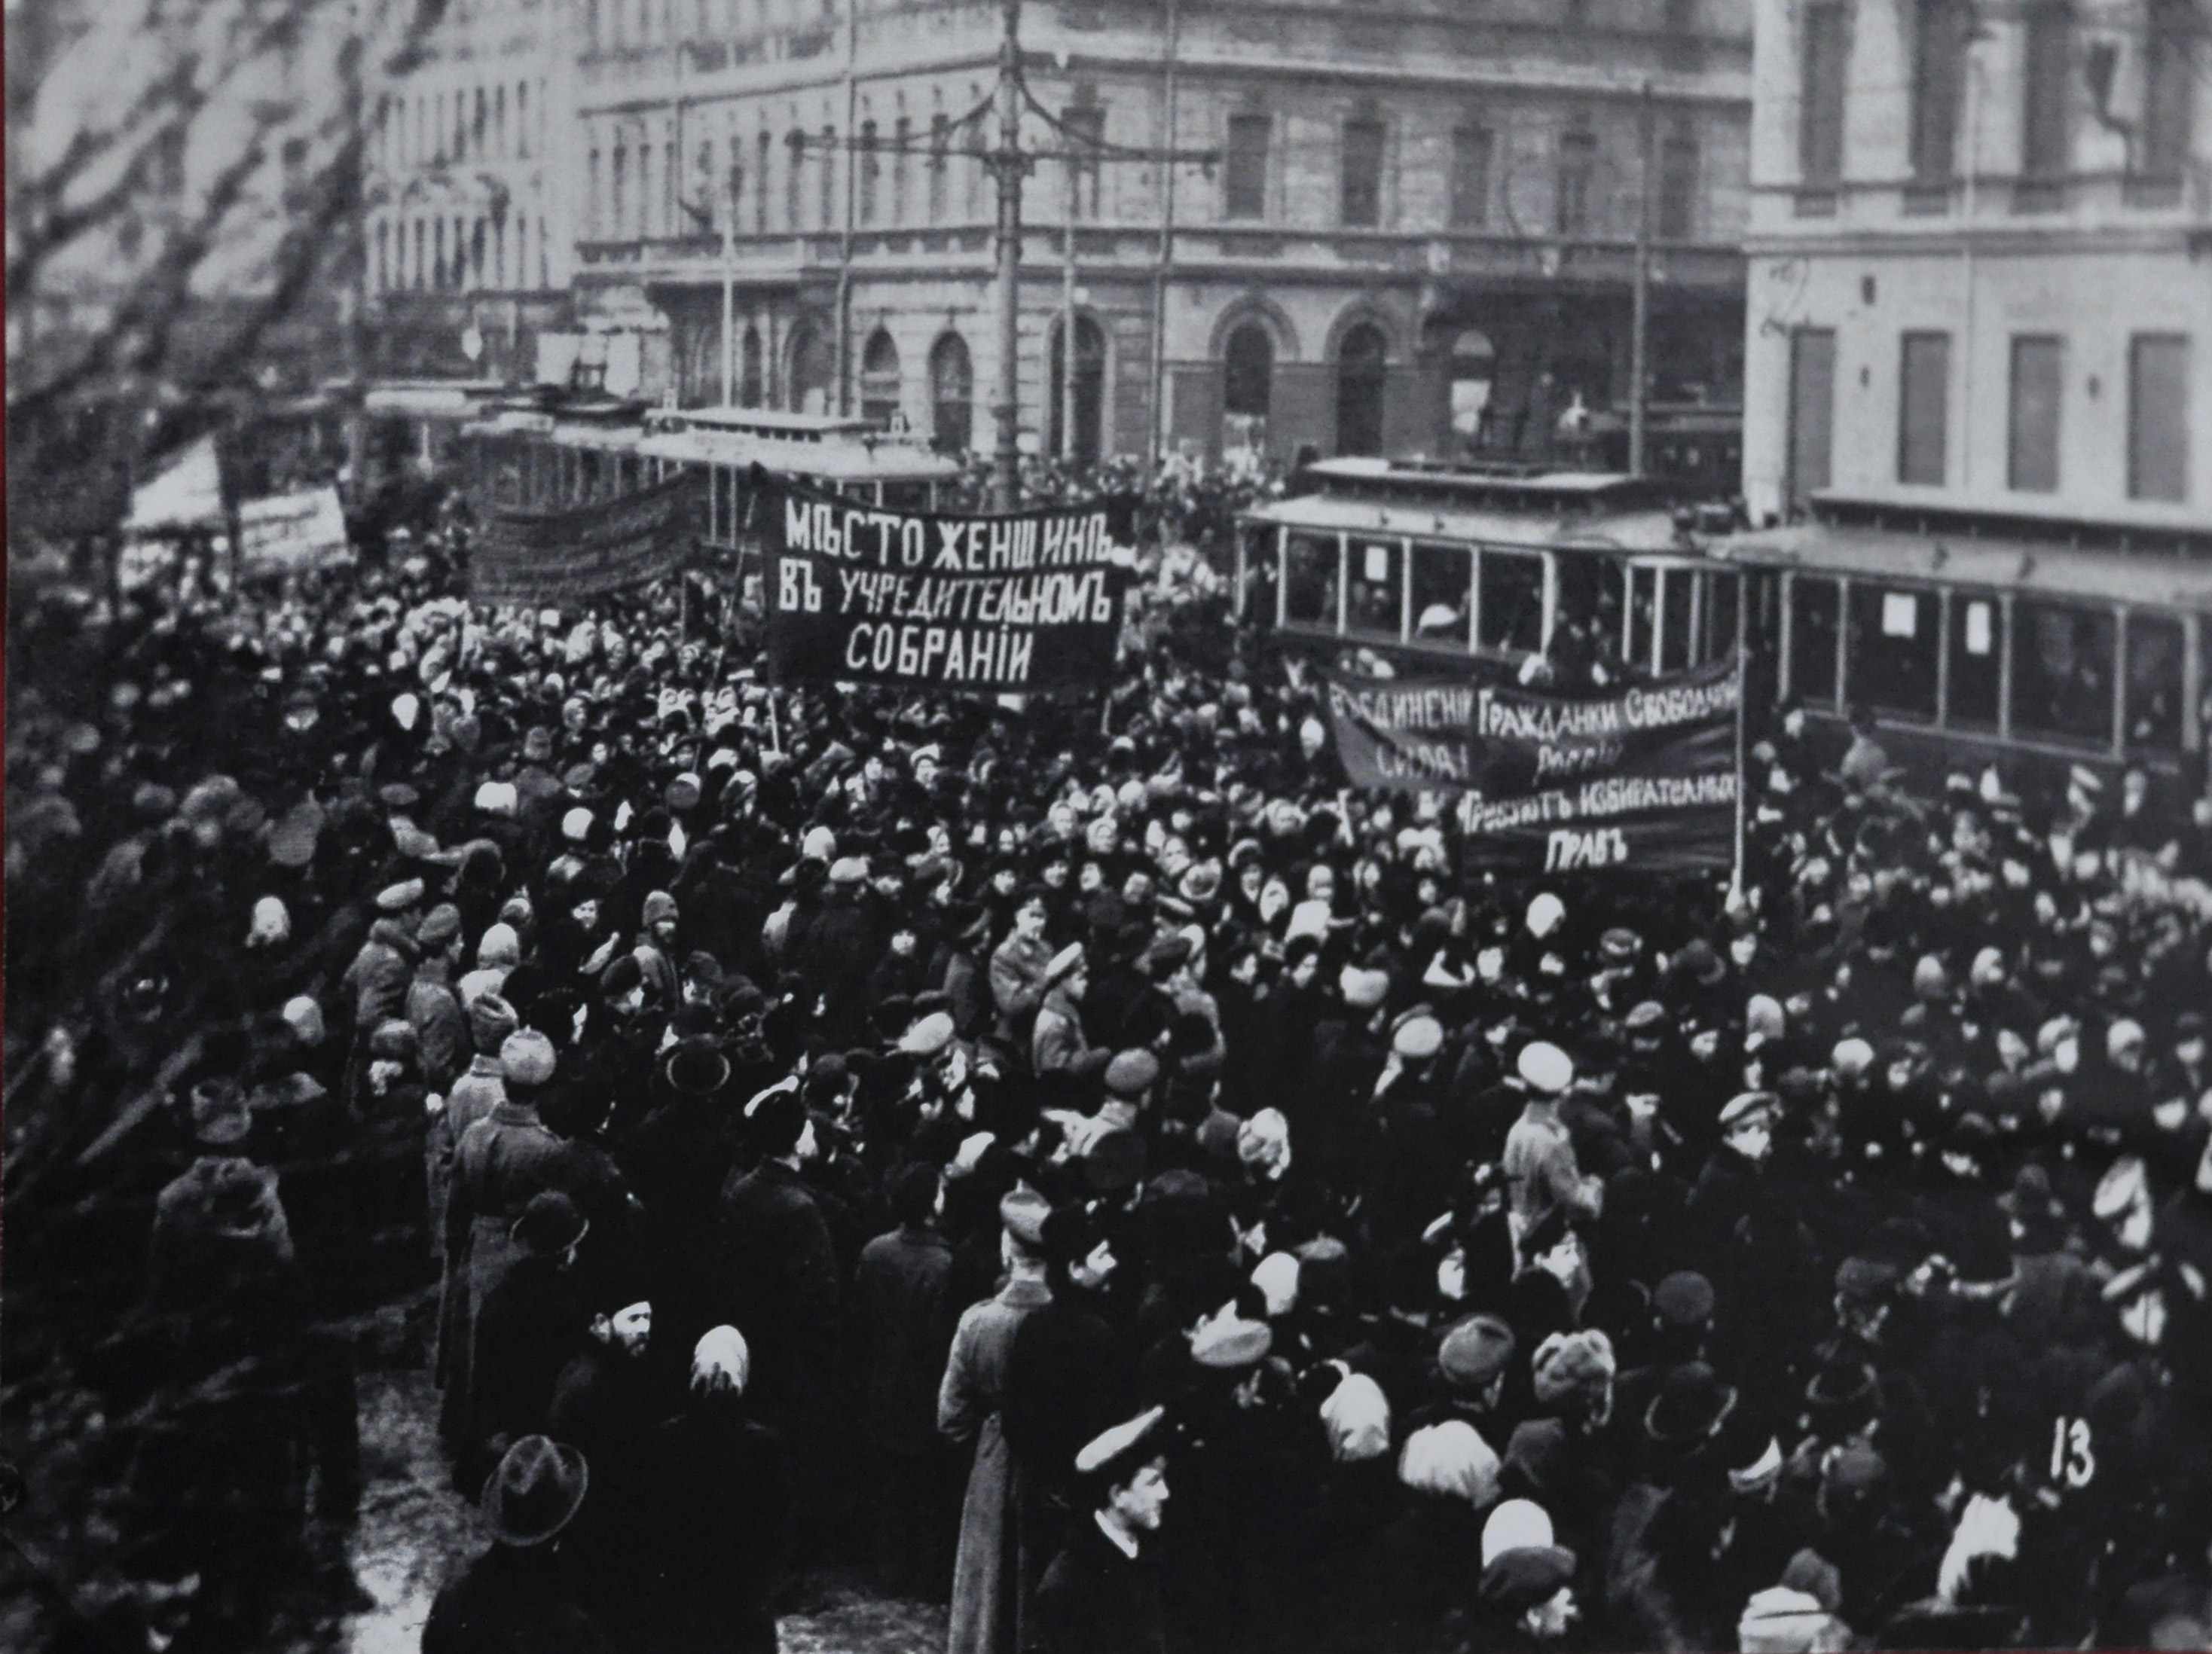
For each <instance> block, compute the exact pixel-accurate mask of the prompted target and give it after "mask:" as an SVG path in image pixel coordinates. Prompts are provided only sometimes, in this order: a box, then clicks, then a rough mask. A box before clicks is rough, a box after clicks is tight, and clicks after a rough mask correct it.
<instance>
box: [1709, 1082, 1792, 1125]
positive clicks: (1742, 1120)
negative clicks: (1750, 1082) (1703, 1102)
mask: <svg viewBox="0 0 2212 1654" xmlns="http://www.w3.org/2000/svg"><path fill="white" fill-rule="evenodd" d="M1781 1103H1782V1100H1781V1099H1780V1098H1779V1097H1778V1096H1776V1095H1775V1094H1773V1093H1772V1092H1771V1091H1740V1092H1738V1093H1736V1094H1735V1096H1733V1097H1731V1098H1729V1100H1728V1101H1726V1102H1725V1103H1723V1104H1722V1105H1721V1130H1723V1131H1733V1130H1735V1129H1736V1128H1737V1127H1738V1126H1741V1125H1748V1124H1751V1123H1752V1122H1753V1120H1755V1119H1759V1118H1770V1119H1771V1118H1773V1114H1774V1111H1775V1110H1776V1109H1777V1108H1778V1107H1780V1106H1781Z"/></svg>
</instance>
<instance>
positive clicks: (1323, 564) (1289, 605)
mask: <svg viewBox="0 0 2212 1654" xmlns="http://www.w3.org/2000/svg"><path fill="white" fill-rule="evenodd" d="M1336 554H1337V540H1336V536H1334V535H1333V534H1293V535H1291V536H1290V568H1289V572H1288V574H1287V576H1286V579H1285V585H1284V591H1283V603H1284V615H1285V618H1286V619H1288V620H1289V621H1291V622H1292V623H1294V624H1298V625H1304V626H1327V627H1334V626H1335V624H1336V573H1337V569H1336V562H1337V557H1336Z"/></svg>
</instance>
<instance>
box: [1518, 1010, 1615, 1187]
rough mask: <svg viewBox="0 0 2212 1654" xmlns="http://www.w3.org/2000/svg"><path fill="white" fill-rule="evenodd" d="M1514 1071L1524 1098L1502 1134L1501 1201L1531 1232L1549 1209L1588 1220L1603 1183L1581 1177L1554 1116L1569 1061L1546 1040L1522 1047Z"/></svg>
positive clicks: (1570, 1142) (1570, 1075)
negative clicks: (1562, 1209)
mask: <svg viewBox="0 0 2212 1654" xmlns="http://www.w3.org/2000/svg"><path fill="white" fill-rule="evenodd" d="M1515 1068H1516V1071H1517V1073H1518V1075H1519V1081H1520V1088H1521V1090H1522V1094H1523V1096H1524V1099H1525V1100H1524V1101H1523V1103H1522V1109H1521V1118H1519V1119H1517V1120H1516V1121H1515V1122H1514V1123H1513V1125H1512V1129H1511V1130H1509V1131H1508V1132H1507V1133H1506V1134H1505V1153H1504V1157H1503V1158H1502V1159H1501V1160H1500V1161H1499V1166H1500V1169H1501V1170H1502V1171H1503V1172H1504V1175H1505V1191H1506V1200H1507V1203H1508V1204H1509V1206H1510V1209H1511V1210H1512V1212H1513V1214H1514V1216H1515V1218H1516V1221H1518V1222H1520V1223H1521V1224H1522V1227H1523V1228H1524V1229H1526V1228H1532V1227H1534V1226H1535V1225H1536V1224H1537V1223H1538V1222H1539V1221H1541V1220H1542V1219H1543V1217H1544V1216H1545V1215H1546V1214H1547V1213H1549V1212H1550V1211H1551V1210H1552V1209H1553V1208H1554V1207H1562V1206H1563V1207H1565V1208H1566V1209H1569V1210H1570V1211H1571V1212H1574V1213H1577V1214H1579V1215H1583V1216H1592V1215H1595V1214H1596V1212H1597V1209H1598V1207H1599V1205H1600V1203H1601V1201H1602V1199H1603V1197H1604V1193H1605V1185H1604V1184H1603V1183H1602V1182H1601V1180H1600V1179H1598V1178H1595V1176H1593V1177H1587V1178H1586V1177H1584V1176H1583V1172H1582V1168H1581V1166H1579V1165H1578V1164H1577V1161H1576V1158H1575V1144H1574V1139H1573V1137H1572V1136H1570V1135H1569V1133H1568V1131H1567V1128H1566V1126H1565V1124H1563V1123H1562V1122H1561V1120H1560V1118H1559V1098H1560V1096H1561V1095H1562V1094H1564V1093H1565V1091H1566V1089H1567V1088H1568V1086H1569V1085H1571V1083H1572V1082H1573V1081H1574V1073H1575V1068H1574V1062H1573V1060H1572V1059H1571V1057H1568V1055H1567V1054H1566V1052H1565V1051H1561V1050H1560V1049H1559V1047H1558V1046H1557V1045H1552V1044H1550V1043H1549V1042H1547V1041H1544V1040H1537V1041H1534V1042H1533V1043H1531V1044H1529V1045H1526V1046H1524V1047H1522V1051H1521V1054H1520V1056H1519V1057H1518V1058H1517V1059H1516V1063H1515Z"/></svg>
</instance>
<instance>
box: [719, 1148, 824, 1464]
mask: <svg viewBox="0 0 2212 1654" xmlns="http://www.w3.org/2000/svg"><path fill="white" fill-rule="evenodd" d="M717 1254H718V1257H719V1268H720V1273H719V1276H718V1283H717V1291H716V1299H715V1306H714V1307H715V1313H716V1317H717V1319H718V1320H720V1321H726V1322H727V1323H728V1324H731V1325H732V1326H734V1327H736V1328H737V1329H738V1331H740V1332H742V1333H744V1336H745V1340H746V1342H748V1343H749V1344H750V1345H751V1346H752V1356H753V1378H752V1388H751V1390H750V1395H751V1397H752V1398H753V1400H754V1403H755V1404H756V1405H757V1408H758V1409H759V1411H760V1414H761V1415H762V1417H763V1419H765V1420H766V1421H768V1422H769V1423H770V1424H773V1425H776V1426H778V1427H785V1426H787V1425H789V1424H791V1423H792V1422H793V1421H797V1420H799V1418H801V1417H802V1416H805V1415H809V1414H810V1413H811V1411H812V1410H813V1409H815V1408H816V1407H817V1406H818V1402H819V1398H820V1397H822V1396H823V1395H825V1394H826V1393H828V1389H829V1385H828V1379H829V1373H830V1371H831V1368H832V1366H833V1365H834V1363H835V1360H836V1348H837V1325H838V1323H837V1299H838V1273H837V1253H836V1245H835V1244H834V1242H833V1240H832V1239H831V1236H830V1233H829V1221H828V1220H827V1219H826V1218H824V1217H823V1212H822V1205H821V1202H820V1201H819V1199H818V1198H817V1196H816V1195H815V1192H814V1191H813V1190H811V1188H809V1187H808V1186H807V1184H806V1182H805V1179H804V1178H801V1177H800V1176H799V1173H798V1172H795V1171H793V1170H792V1169H791V1168H790V1167H789V1166H786V1165H784V1164H782V1163H781V1161H777V1160H769V1161H765V1162H763V1164H762V1165H761V1166H759V1167H758V1168H757V1170H755V1171H752V1172H732V1173H731V1174H730V1178H729V1181H728V1182H726V1184H724V1185H723V1188H722V1197H721V1203H720V1224H719V1237H718V1245H717ZM794 1445H799V1444H796V1443H794ZM802 1451H803V1449H802Z"/></svg>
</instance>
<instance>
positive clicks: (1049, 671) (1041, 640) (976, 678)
mask: <svg viewBox="0 0 2212 1654" xmlns="http://www.w3.org/2000/svg"><path fill="white" fill-rule="evenodd" d="M755 486H756V487H757V488H758V489H759V490H760V491H761V494H762V500H761V506H760V510H759V514H758V516H757V518H756V521H757V523H758V524H759V526H760V528H761V530H762V542H763V556H764V559H765V562H764V568H765V574H766V579H765V587H764V591H765V596H766V597H767V599H768V662H769V673H770V676H771V677H772V678H773V680H774V681H775V682H779V683H818V682H858V683H885V684H896V685H900V686H902V687H906V688H917V689H936V690H953V691H975V692H981V693H987V694H1066V693H1071V692H1074V691H1080V690H1086V689H1091V688H1097V687H1099V686H1101V685H1103V684H1105V683H1106V682H1109V680H1110V679H1111V678H1112V676H1113V672H1114V662H1115V646H1116V645H1117V643H1118V641H1119V639H1120V637H1121V611H1122V606H1123V600H1124V598H1125V597H1126V596H1127V591H1128V587H1129V583H1130V580H1131V579H1132V578H1133V568H1134V566H1135V560H1136V559H1135V553H1134V550H1133V547H1132V545H1131V540H1132V537H1133V526H1134V518H1135V503H1136V502H1135V501H1134V500H1133V499H1130V498H1127V497H1115V498H1112V499H1107V500H1093V501H1091V502H1089V503H1088V504H1085V505H1079V506H1064V507H1059V508H1055V509H1053V510H1049V511H1031V512H1013V513H1011V514H1009V515H1006V516H991V517H952V516H943V515H938V514H934V513H930V512H899V511H883V510H878V509H875V508H873V507H871V506H864V505H860V504H857V503H855V502H854V501H852V500H845V499H841V498H839V497H837V496H836V495H834V494H817V493H816V492H814V491H813V490H811V489H808V488H801V487H799V486H798V485H797V484H794V483H792V482H787V481H785V480H783V479H781V478H769V477H767V476H757V477H756V480H755Z"/></svg>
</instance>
